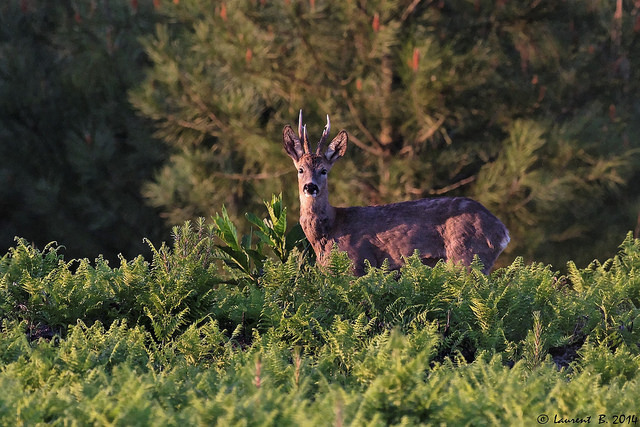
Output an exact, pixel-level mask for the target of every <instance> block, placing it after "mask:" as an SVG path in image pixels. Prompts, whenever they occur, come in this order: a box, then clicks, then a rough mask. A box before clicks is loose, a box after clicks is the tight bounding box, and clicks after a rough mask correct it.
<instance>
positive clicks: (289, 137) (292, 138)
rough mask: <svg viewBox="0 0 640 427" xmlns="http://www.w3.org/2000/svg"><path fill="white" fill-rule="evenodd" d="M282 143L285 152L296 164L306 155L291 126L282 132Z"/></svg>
mask: <svg viewBox="0 0 640 427" xmlns="http://www.w3.org/2000/svg"><path fill="white" fill-rule="evenodd" d="M282 143H283V145H284V150H285V151H286V152H287V154H288V155H289V157H291V158H292V159H293V161H294V162H297V161H298V160H300V157H302V155H303V154H304V150H303V149H302V143H301V142H300V139H299V138H298V137H297V136H296V134H295V133H294V132H293V129H292V128H291V126H290V125H286V126H285V127H284V129H283V131H282Z"/></svg>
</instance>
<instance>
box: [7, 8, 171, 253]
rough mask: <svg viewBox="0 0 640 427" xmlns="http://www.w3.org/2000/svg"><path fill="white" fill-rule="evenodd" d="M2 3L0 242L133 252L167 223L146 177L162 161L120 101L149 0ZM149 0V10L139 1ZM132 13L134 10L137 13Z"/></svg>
mask: <svg viewBox="0 0 640 427" xmlns="http://www.w3.org/2000/svg"><path fill="white" fill-rule="evenodd" d="M136 3H137V2H128V1H120V0H118V1H114V0H104V1H89V0H82V1H75V0H56V1H47V0H5V1H2V2H1V4H0V183H1V185H0V247H2V248H4V249H3V250H6V248H8V247H10V246H11V245H12V244H13V238H14V237H15V236H16V235H20V236H24V237H26V238H28V239H29V240H30V241H33V242H36V243H37V244H38V245H40V246H44V245H45V244H46V243H48V242H49V241H51V240H58V241H64V242H66V244H67V245H68V248H69V249H68V250H69V251H70V253H69V255H70V256H72V257H76V256H77V257H82V256H91V257H95V256H97V255H98V254H103V255H104V256H105V257H106V258H108V259H111V260H114V261H117V255H118V253H124V254H127V255H128V256H134V255H136V254H139V253H141V251H143V250H144V249H145V248H146V246H145V245H144V244H143V242H142V238H143V237H145V236H146V237H148V238H151V239H153V240H154V241H155V240H160V236H161V233H162V230H163V225H162V222H161V220H160V218H159V217H158V214H157V212H156V211H155V210H154V209H152V208H150V207H149V206H147V205H145V201H144V199H143V197H142V195H141V192H140V187H141V185H142V182H144V181H145V180H147V179H150V178H151V176H152V171H153V169H154V168H155V167H157V166H158V165H159V163H160V161H161V160H162V159H163V157H164V152H165V149H164V147H163V146H162V143H160V142H159V141H157V140H153V139H151V138H150V137H149V135H150V134H151V132H152V128H151V127H150V126H149V123H148V121H147V120H146V119H144V118H142V117H140V116H139V115H137V114H136V112H135V110H134V109H133V108H131V106H130V104H129V102H128V100H127V89H129V88H130V87H131V86H132V85H133V84H134V83H136V82H138V81H139V80H140V79H141V78H142V72H143V70H144V67H143V66H144V64H145V63H146V62H145V55H144V52H143V50H142V48H141V46H140V45H139V43H138V41H137V38H138V37H139V36H140V35H141V34H145V33H148V32H149V31H151V29H152V28H153V22H154V20H155V19H156V16H155V15H154V11H153V8H152V5H151V4H150V3H149V2H140V6H139V7H137V6H135V4H136ZM143 3H145V4H143ZM134 6H135V7H134Z"/></svg>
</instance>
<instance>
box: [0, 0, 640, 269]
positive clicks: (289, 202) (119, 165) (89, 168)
mask: <svg viewBox="0 0 640 427" xmlns="http://www.w3.org/2000/svg"><path fill="white" fill-rule="evenodd" d="M0 24H1V26H0V28H1V30H0V141H1V144H0V180H1V181H2V184H3V185H1V186H0V245H1V246H2V247H5V248H7V247H9V246H11V245H12V244H13V236H14V235H20V236H23V237H26V238H27V239H29V240H32V241H34V242H36V243H37V244H38V245H40V246H44V244H46V243H47V242H49V241H51V240H57V241H58V242H60V243H62V244H64V245H65V246H67V247H68V248H69V249H68V251H69V252H68V255H69V256H70V257H85V256H86V257H95V256H96V255H97V254H99V253H103V254H104V255H105V257H106V258H108V259H113V258H114V257H115V255H116V254H117V253H118V252H123V253H124V254H125V255H127V256H131V255H133V254H138V253H141V252H143V251H144V248H143V246H142V245H143V244H142V237H143V236H147V237H150V238H151V240H152V241H158V240H160V239H167V238H168V234H167V233H166V230H167V228H168V227H167V226H169V225H175V224H181V223H182V222H183V221H184V220H186V219H193V218H195V217H197V216H206V217H210V216H211V215H212V214H214V213H215V212H216V211H220V209H221V206H222V204H224V205H226V207H227V210H228V213H229V216H230V217H231V218H232V219H237V218H239V217H241V216H243V215H244V213H245V212H247V211H253V212H255V211H257V210H258V209H259V206H260V205H261V204H262V200H263V199H265V198H267V197H268V196H269V195H271V194H272V193H278V192H280V191H282V192H283V193H284V202H285V205H286V206H289V208H290V212H291V213H294V212H296V211H297V195H296V194H295V192H296V190H295V187H296V186H295V185H294V183H295V171H293V168H292V167H291V165H290V161H289V159H288V158H287V157H286V156H285V155H284V154H283V152H282V148H281V144H280V138H281V136H280V135H281V133H280V132H281V129H282V126H283V124H285V123H294V121H295V118H296V117H297V111H298V109H299V108H303V109H304V110H305V111H306V114H305V117H306V119H305V121H306V123H307V124H308V125H309V129H310V133H311V135H312V136H316V137H317V136H319V133H320V131H321V129H322V126H323V124H324V115H325V114H326V113H329V114H331V117H332V122H333V127H334V129H336V130H337V129H339V128H346V129H347V130H348V131H349V132H350V137H351V141H352V143H351V145H350V147H349V151H348V154H347V156H346V158H345V159H343V160H342V161H341V163H340V164H339V165H338V166H337V167H336V168H335V169H334V171H333V172H332V174H333V176H332V178H331V183H332V186H333V189H332V200H333V202H334V203H335V204H337V205H341V204H342V205H344V204H370V203H385V202H391V201H398V200H404V199H415V198H420V197H432V196H442V195H467V196H472V197H474V198H476V199H478V200H479V201H481V202H482V203H484V204H485V205H487V207H489V208H490V209H491V210H492V211H494V212H495V213H496V215H498V216H499V217H500V218H501V219H503V221H504V222H505V223H506V224H507V226H508V227H509V229H510V230H511V232H512V237H513V239H512V244H511V245H510V247H509V249H508V251H507V253H506V254H505V255H503V258H502V264H503V265H504V264H506V263H508V262H509V261H510V260H512V259H513V258H514V257H515V256H517V255H522V256H524V258H525V260H527V261H529V260H532V259H536V260H539V261H542V262H550V263H553V264H554V265H560V266H562V265H563V264H564V262H565V261H566V260H567V259H574V260H575V261H576V262H577V263H578V264H580V265H584V264H587V263H588V262H589V261H591V260H592V259H594V258H605V257H608V256H610V255H611V254H613V253H614V252H615V249H616V245H617V244H618V243H619V241H620V239H621V236H623V235H624V234H625V232H626V231H628V230H634V229H635V230H636V234H637V233H638V228H640V226H639V225H638V222H639V216H638V214H639V212H640V189H639V188H638V186H637V182H638V181H639V178H640V173H639V172H638V171H640V156H639V155H638V150H639V148H640V143H639V142H638V135H639V129H638V126H639V125H638V123H640V120H638V119H639V117H638V116H639V115H640V104H639V103H638V102H639V101H638V99H639V98H638V96H637V94H638V89H639V84H640V76H639V75H638V73H639V71H638V63H637V61H638V60H639V59H638V58H640V52H639V49H640V45H639V38H638V35H639V32H640V5H639V4H638V3H637V2H635V1H631V0H616V1H615V2H614V1H610V0H589V1H582V0H581V1H577V0H576V1H574V0H561V1H556V2H541V1H531V2H510V1H504V0H496V1H488V0H487V1H484V0H468V1H463V0H454V1H447V2H443V1H414V0H375V1H366V2H364V1H356V0H347V1H344V2H330V1H321V0H283V1H278V2H269V1H261V0H232V1H223V2H211V1H209V0H173V1H168V0H154V1H151V0H148V1H141V0H140V1H138V0H128V1H125V0H100V1H99V0H76V1H71V0H64V1H58V2H55V3H54V2H48V1H44V0H40V1H37V0H9V1H8V2H5V3H4V4H3V5H2V6H0ZM151 122H153V123H154V126H153V127H151V126H150V123H151ZM243 223H244V224H248V223H247V222H238V224H243Z"/></svg>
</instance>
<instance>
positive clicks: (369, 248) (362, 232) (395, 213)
mask: <svg viewBox="0 0 640 427" xmlns="http://www.w3.org/2000/svg"><path fill="white" fill-rule="evenodd" d="M298 120H299V122H298V136H296V135H295V133H294V131H293V129H292V128H291V126H290V125H286V126H285V127H284V130H283V142H284V149H285V150H286V152H287V154H288V155H289V157H291V158H292V159H293V164H294V165H295V167H296V169H297V170H298V188H299V191H300V225H301V226H302V230H303V231H304V234H305V235H306V236H307V239H309V242H310V243H311V246H312V247H313V250H314V251H315V253H316V256H317V259H318V262H319V264H321V265H326V263H327V261H328V255H329V253H330V252H331V249H332V248H333V246H334V244H337V247H338V249H340V250H341V251H344V252H346V253H347V254H348V256H349V258H350V259H351V260H352V261H353V263H354V273H355V274H356V275H358V276H361V275H363V274H364V272H365V271H364V270H365V260H368V261H369V262H370V263H371V265H372V266H374V267H380V266H381V265H382V263H383V261H384V260H385V258H386V259H388V260H389V266H390V267H391V269H399V268H400V266H401V265H402V263H403V262H404V259H403V258H404V257H408V256H410V255H412V254H413V252H414V250H415V249H417V250H418V251H419V252H420V257H421V258H422V262H423V263H425V264H427V265H431V266H433V265H435V264H436V262H437V261H438V260H441V259H442V260H452V261H454V262H459V263H462V264H464V265H466V266H469V265H470V264H471V262H472V261H473V256H474V255H478V257H479V258H480V260H481V261H482V264H483V265H484V270H483V272H484V273H485V274H488V272H489V271H490V270H491V267H492V266H493V263H494V262H495V260H496V258H498V255H500V252H502V250H503V249H504V248H505V247H506V246H507V244H508V243H509V232H508V230H507V228H506V227H505V226H504V225H503V224H502V222H500V220H499V219H498V218H496V217H495V216H493V214H491V212H489V211H488V210H487V209H486V208H485V207H484V206H482V205H481V204H480V203H478V202H476V201H474V200H471V199H467V198H464V197H442V198H434V199H421V200H415V201H408V202H401V203H392V204H389V205H382V206H363V207H348V208H336V207H333V206H331V205H330V204H329V188H328V185H327V177H328V173H329V171H330V170H331V168H332V167H333V164H334V163H335V162H336V161H337V160H338V159H339V158H340V157H342V156H344V153H345V151H346V150H347V141H348V135H347V132H346V131H345V130H341V131H340V132H339V133H338V135H337V136H336V137H335V138H334V139H333V140H332V141H331V142H330V143H329V145H328V146H327V148H326V151H325V144H326V142H327V137H328V136H329V132H330V129H331V124H330V121H329V116H328V115H327V125H326V126H325V128H324V131H323V132H322V137H321V138H320V141H319V142H318V148H317V150H316V152H315V153H314V152H312V151H311V150H310V146H309V137H308V135H307V128H306V125H305V126H303V125H302V110H300V115H299V117H298Z"/></svg>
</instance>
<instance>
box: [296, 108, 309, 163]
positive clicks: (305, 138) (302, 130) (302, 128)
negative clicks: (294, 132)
mask: <svg viewBox="0 0 640 427" xmlns="http://www.w3.org/2000/svg"><path fill="white" fill-rule="evenodd" d="M298 137H299V138H300V141H302V149H303V151H304V152H305V153H310V152H311V148H310V147H309V135H307V125H303V124H302V109H300V114H298Z"/></svg>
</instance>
